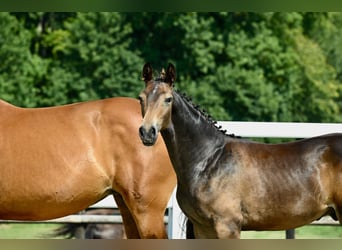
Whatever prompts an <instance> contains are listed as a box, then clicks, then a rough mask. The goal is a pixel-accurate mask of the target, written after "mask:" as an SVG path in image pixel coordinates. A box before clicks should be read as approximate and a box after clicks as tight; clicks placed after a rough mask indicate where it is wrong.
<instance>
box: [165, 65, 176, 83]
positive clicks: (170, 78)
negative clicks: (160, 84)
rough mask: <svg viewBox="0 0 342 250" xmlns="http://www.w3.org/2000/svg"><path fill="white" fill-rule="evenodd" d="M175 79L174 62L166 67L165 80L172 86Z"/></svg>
mask: <svg viewBox="0 0 342 250" xmlns="http://www.w3.org/2000/svg"><path fill="white" fill-rule="evenodd" d="M175 80H176V68H175V66H173V64H172V63H169V65H168V66H167V69H166V74H165V82H166V83H168V84H170V85H171V86H172V85H173V83H174V82H175Z"/></svg>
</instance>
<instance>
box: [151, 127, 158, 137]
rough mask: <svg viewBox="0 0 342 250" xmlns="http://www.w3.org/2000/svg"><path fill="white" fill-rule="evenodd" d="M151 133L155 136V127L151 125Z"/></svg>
mask: <svg viewBox="0 0 342 250" xmlns="http://www.w3.org/2000/svg"><path fill="white" fill-rule="evenodd" d="M151 134H152V135H153V136H155V135H156V134H157V133H156V129H155V128H154V127H151Z"/></svg>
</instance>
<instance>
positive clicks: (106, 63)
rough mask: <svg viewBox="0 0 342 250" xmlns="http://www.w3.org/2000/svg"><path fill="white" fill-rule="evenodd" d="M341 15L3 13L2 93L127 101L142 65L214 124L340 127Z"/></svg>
mask: <svg viewBox="0 0 342 250" xmlns="http://www.w3.org/2000/svg"><path fill="white" fill-rule="evenodd" d="M341 30H342V14H341V13H297V12H282V13H245V12H235V13H226V12H222V13H191V12H190V13H75V12H70V13H51V12H49V13H45V12H35V13H11V14H10V13H1V14H0V46H1V51H0V58H1V59H2V62H3V64H2V65H1V66H0V90H1V97H2V98H4V99H5V100H8V101H10V102H12V103H14V104H17V105H22V106H31V107H32V106H48V105H57V104H63V103H70V102H77V101H85V100H90V99H99V98H106V97H111V96H119V95H121V96H132V97H135V96H136V95H137V94H138V92H139V91H140V90H141V89H142V87H143V86H142V82H141V80H140V74H141V68H142V66H143V64H144V62H147V61H149V62H151V63H152V65H153V66H154V67H155V68H156V69H155V70H156V74H157V73H159V71H160V70H161V68H158V67H163V66H164V67H165V66H166V65H167V62H169V61H171V62H173V63H175V64H176V67H177V72H178V80H177V82H176V86H177V87H178V88H179V89H181V90H182V91H184V92H186V93H188V95H190V96H192V97H193V99H194V102H196V103H199V104H201V105H202V106H203V107H205V108H207V109H208V111H209V113H211V114H212V115H213V116H214V117H215V118H216V119H220V120H221V119H222V120H226V119H232V120H253V121H307V122H340V121H341V119H342V116H341V109H342V108H341V107H342V101H341V100H342V98H341V94H342V90H341V86H342V85H341V81H342V79H341V76H342V63H341V62H342V59H341V58H342V50H341V49H340V46H339V44H340V42H341V39H342V32H341Z"/></svg>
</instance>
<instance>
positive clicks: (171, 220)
mask: <svg viewBox="0 0 342 250" xmlns="http://www.w3.org/2000/svg"><path fill="white" fill-rule="evenodd" d="M218 124H219V125H221V126H222V129H225V130H227V131H228V133H230V134H231V133H232V134H235V135H237V136H241V137H254V138H257V137H259V138H308V137H313V136H318V135H322V134H327V133H335V132H340V133H342V124H337V123H292V122H228V121H220V122H218ZM92 207H101V208H103V207H111V208H113V207H116V204H115V202H114V199H113V198H112V197H107V198H105V199H104V200H102V201H100V202H99V203H97V204H95V205H94V206H92ZM164 220H165V223H168V233H169V238H171V239H183V238H185V232H184V230H183V227H184V226H183V222H184V216H183V214H182V212H181V210H180V208H179V206H178V203H177V201H176V198H175V192H173V195H172V196H171V199H170V201H169V203H168V217H165V218H164ZM0 222H1V221H0ZM2 222H19V221H2ZM45 222H49V223H51V222H52V223H121V222H122V219H121V217H120V216H111V215H106V216H100V215H70V216H66V217H63V218H59V219H55V220H49V221H45ZM317 224H331V221H330V220H328V221H327V220H326V219H323V220H321V221H319V222H317Z"/></svg>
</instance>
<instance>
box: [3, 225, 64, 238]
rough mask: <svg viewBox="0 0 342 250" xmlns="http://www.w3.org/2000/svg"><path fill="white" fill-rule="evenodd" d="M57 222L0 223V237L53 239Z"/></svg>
mask: <svg viewBox="0 0 342 250" xmlns="http://www.w3.org/2000/svg"><path fill="white" fill-rule="evenodd" d="M59 226H60V225H58V224H25V223H22V224H21V223H13V224H0V239H53V238H54V237H51V234H52V233H53V230H54V229H55V228H57V227H59Z"/></svg>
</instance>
